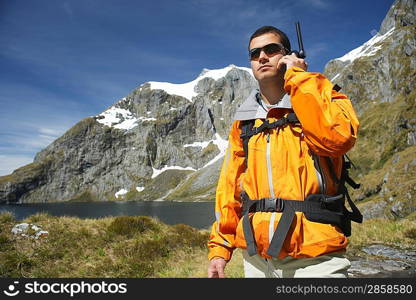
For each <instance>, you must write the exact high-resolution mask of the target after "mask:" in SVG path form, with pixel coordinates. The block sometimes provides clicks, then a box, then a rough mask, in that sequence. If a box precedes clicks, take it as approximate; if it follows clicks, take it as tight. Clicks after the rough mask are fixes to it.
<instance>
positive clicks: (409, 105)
mask: <svg viewBox="0 0 416 300" xmlns="http://www.w3.org/2000/svg"><path fill="white" fill-rule="evenodd" d="M324 73H325V75H326V76H327V77H328V78H329V79H331V80H332V82H334V83H337V84H338V85H340V86H341V87H342V91H343V92H344V93H346V94H347V95H348V96H349V97H350V98H351V100H352V101H353V104H354V107H355V109H356V110H357V112H358V114H359V120H360V125H361V127H360V130H359V137H358V140H357V143H356V146H355V147H354V149H353V150H352V151H351V154H350V156H351V158H352V160H353V161H354V162H355V165H356V169H355V170H354V172H353V173H354V175H355V177H356V178H358V181H360V182H361V184H362V187H361V188H360V189H359V190H358V191H354V192H353V195H354V198H355V200H356V201H358V202H359V203H360V206H361V207H362V209H363V211H364V217H366V218H372V217H405V216H408V215H409V214H412V213H414V212H415V211H416V200H415V199H416V185H415V184H416V155H415V154H416V92H415V88H416V81H415V78H416V1H415V0H397V1H395V2H394V3H393V5H392V7H391V8H390V10H389V12H388V14H387V16H386V17H385V19H384V20H383V22H382V24H381V27H380V30H379V32H378V33H377V34H375V35H374V36H373V38H371V39H370V40H369V41H368V42H366V43H364V44H363V45H362V46H360V47H358V48H356V49H354V50H352V51H350V52H349V53H347V54H346V55H344V56H343V57H340V58H337V59H334V60H331V61H330V62H328V64H327V65H326V67H325V71H324Z"/></svg>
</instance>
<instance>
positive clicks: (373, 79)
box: [0, 0, 416, 218]
mask: <svg viewBox="0 0 416 300" xmlns="http://www.w3.org/2000/svg"><path fill="white" fill-rule="evenodd" d="M415 16H416V5H415V1H414V0H397V1H395V2H394V4H393V5H392V7H391V9H390V11H389V12H388V14H387V16H386V18H385V19H384V21H383V23H382V24H381V27H380V30H379V32H378V33H377V34H375V35H374V36H373V38H371V39H370V40H369V41H368V42H366V43H365V44H363V45H362V46H360V47H358V48H357V49H354V50H352V51H351V52H349V53H347V54H346V55H344V56H343V57H340V58H337V59H334V60H331V61H330V62H328V64H327V66H326V68H325V71H324V73H325V75H326V76H327V77H328V78H329V79H331V80H332V81H333V82H334V83H337V84H338V85H340V86H341V87H342V91H343V92H344V93H345V94H347V95H348V96H349V97H350V98H351V100H352V101H353V104H354V107H355V108H356V110H357V112H358V114H359V119H360V124H361V127H360V131H359V138H358V141H357V144H356V146H355V147H354V149H353V150H352V151H351V153H350V157H351V158H352V160H353V161H354V163H355V165H356V169H354V170H353V177H355V178H356V179H357V181H358V182H360V183H361V184H362V187H361V188H360V189H359V190H358V191H353V192H352V195H353V198H354V199H355V201H357V202H358V203H359V206H360V207H361V208H362V209H363V212H364V215H365V217H366V218H372V217H380V216H381V217H406V216H408V215H410V214H412V213H414V211H415V207H416V201H415V199H416V197H415V196H416V188H415V186H416V179H415V178H416V157H415V153H416V151H415V150H416V132H415V129H416V115H415V114H416V107H415V105H416V104H415V96H416V92H415V80H414V78H415V77H416V41H415V36H416V25H415V18H416V17H415ZM256 86H257V84H256V81H255V80H254V78H253V77H252V75H251V71H250V70H249V69H246V68H239V67H236V66H232V65H230V66H228V67H226V68H223V69H220V70H203V71H202V73H201V74H200V75H199V76H198V77H197V78H196V79H195V80H193V81H191V82H188V83H185V84H170V83H161V82H147V83H144V84H142V85H140V86H139V87H138V88H136V89H134V90H133V91H132V92H131V93H130V94H129V95H127V96H126V97H125V98H123V99H120V100H119V101H118V102H117V103H115V104H114V105H112V106H111V107H109V108H108V109H106V110H105V111H104V112H102V113H101V114H99V115H97V116H94V117H89V118H86V119H84V120H82V121H80V122H79V123H78V124H76V125H75V126H74V127H73V128H71V129H70V130H68V131H67V132H66V133H65V134H64V135H63V136H62V137H60V138H58V139H57V140H55V141H54V142H53V143H52V144H51V145H49V146H48V147H47V148H45V149H44V150H43V151H41V152H40V153H38V154H37V155H36V157H35V160H34V162H33V163H31V164H29V165H26V166H24V167H22V168H19V169H17V170H15V171H14V172H13V173H12V174H10V175H8V176H3V177H0V202H8V203H13V202H20V203H22V202H48V201H98V200H100V201H107V200H117V199H118V200H120V199H123V200H143V201H146V200H166V201H169V200H172V201H174V200H189V201H200V200H211V201H212V200H214V194H215V187H216V181H217V179H218V176H219V169H220V165H221V162H222V157H223V154H224V151H225V148H226V144H227V142H226V139H227V134H228V130H229V128H230V126H231V122H232V120H231V118H232V116H233V115H234V112H235V110H236V108H237V107H238V105H239V104H240V103H241V102H242V101H243V100H244V99H245V98H246V97H247V96H248V94H249V93H250V91H251V90H252V89H253V88H255V87H256Z"/></svg>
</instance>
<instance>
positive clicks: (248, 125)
mask: <svg viewBox="0 0 416 300" xmlns="http://www.w3.org/2000/svg"><path fill="white" fill-rule="evenodd" d="M254 121H255V120H254V119H251V120H244V121H242V122H241V135H240V137H241V140H242V142H243V151H244V155H245V161H244V162H245V165H246V167H247V159H248V141H249V140H250V137H251V134H250V133H251V130H252V129H253V127H254Z"/></svg>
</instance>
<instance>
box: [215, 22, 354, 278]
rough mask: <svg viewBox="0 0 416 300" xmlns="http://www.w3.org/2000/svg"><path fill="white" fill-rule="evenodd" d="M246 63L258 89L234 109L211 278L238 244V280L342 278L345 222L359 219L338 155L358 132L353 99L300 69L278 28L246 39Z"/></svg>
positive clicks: (221, 271)
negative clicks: (241, 267)
mask: <svg viewBox="0 0 416 300" xmlns="http://www.w3.org/2000/svg"><path fill="white" fill-rule="evenodd" d="M249 58H250V62H251V69H252V71H253V74H254V77H255V78H256V80H257V81H258V84H259V89H256V90H254V91H253V92H252V93H251V94H250V96H249V97H248V98H247V99H246V100H245V102H244V103H243V104H242V105H241V106H240V107H239V108H238V109H237V112H236V114H235V117H234V122H233V124H232V128H231V131H230V134H229V139H228V140H229V144H228V149H227V152H226V154H225V158H224V162H223V165H222V170H221V174H220V178H219V181H218V186H217V191H216V203H215V217H216V221H215V222H214V224H213V226H212V231H211V234H210V238H209V241H208V248H209V254H208V259H209V260H210V261H209V267H208V277H210V278H213V277H220V278H221V277H225V272H224V269H225V266H226V264H227V263H228V262H229V261H230V259H231V257H232V253H233V250H234V249H235V248H241V249H243V250H242V254H243V259H244V261H243V262H244V273H245V277H341V278H342V277H347V270H348V268H349V267H350V262H349V260H348V259H347V258H345V256H344V255H345V250H346V247H347V244H348V240H347V236H349V235H350V230H351V220H353V221H356V222H360V221H362V215H361V214H360V213H359V211H358V209H357V208H356V207H355V205H354V204H353V203H352V201H351V199H350V198H349V196H348V194H347V190H346V188H345V182H346V181H347V182H350V181H351V180H350V178H349V177H348V176H347V171H346V168H347V165H348V164H347V161H346V160H345V158H344V154H346V152H347V151H348V150H350V149H351V148H352V147H353V146H354V143H355V140H356V137H357V130H358V127H359V123H358V120H357V117H356V114H355V112H354V109H353V107H352V105H351V102H350V100H349V99H347V97H346V96H345V95H344V94H342V93H340V92H339V89H338V88H337V86H335V87H334V85H333V84H332V83H331V82H330V81H329V80H328V79H327V78H325V77H324V76H323V75H322V74H320V73H312V72H307V67H308V65H307V62H306V61H305V60H304V59H301V58H298V57H297V56H296V55H295V54H294V53H291V46H290V42H289V39H288V37H287V35H286V34H285V33H284V32H282V31H280V30H279V29H277V28H275V27H272V26H263V27H261V28H259V29H258V30H256V31H255V32H254V33H253V35H252V36H251V38H250V41H249ZM346 195H347V196H346ZM346 198H347V200H348V203H349V205H350V207H351V208H352V210H353V211H352V212H351V211H350V210H348V209H347V208H346V206H345V199H346ZM360 218H361V220H360Z"/></svg>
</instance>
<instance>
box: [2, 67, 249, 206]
mask: <svg viewBox="0 0 416 300" xmlns="http://www.w3.org/2000/svg"><path fill="white" fill-rule="evenodd" d="M256 86H257V83H256V81H255V80H254V78H253V77H252V74H251V70H250V69H247V68H239V67H236V66H233V65H230V66H228V67H226V68H223V69H220V70H208V69H204V70H203V71H202V73H201V74H200V75H199V76H198V77H197V78H196V79H195V80H193V81H191V82H188V83H185V84H170V83H163V82H147V83H144V84H142V85H140V86H139V87H138V88H136V89H134V90H133V91H132V92H131V93H130V94H129V95H127V96H126V97H125V98H123V99H120V100H119V101H118V102H117V103H115V104H114V105H112V106H111V107H109V108H108V109H106V110H105V111H104V112H102V113H101V114H99V115H97V116H94V117H89V118H86V119H84V120H82V121H80V122H79V123H77V124H76V125H75V126H73V127H72V128H71V129H70V130H68V131H67V132H66V133H65V134H64V135H63V136H61V137H60V138H58V139H57V140H55V141H54V142H53V143H52V144H50V145H49V146H48V147H46V148H45V149H44V150H42V151H41V152H39V153H38V154H37V155H36V157H35V159H34V162H33V163H31V164H29V165H26V166H24V167H22V168H19V169H17V170H15V171H14V172H13V173H12V174H10V175H8V176H3V177H0V202H7V203H13V202H19V203H28V202H52V201H106V200H115V199H127V200H131V199H134V200H157V199H165V200H166V199H168V200H183V199H184V198H189V199H188V200H198V199H204V200H206V199H210V200H213V198H212V195H213V193H214V190H215V184H216V180H217V178H218V175H219V174H218V173H219V168H220V164H221V160H222V157H223V155H224V152H225V150H226V147H227V138H228V130H229V128H230V126H231V122H232V119H231V118H232V116H233V115H234V112H235V110H236V108H237V107H238V105H239V104H240V103H241V102H242V101H243V100H244V99H245V98H246V97H247V96H248V94H249V93H250V92H251V91H252V89H253V88H255V87H256Z"/></svg>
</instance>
